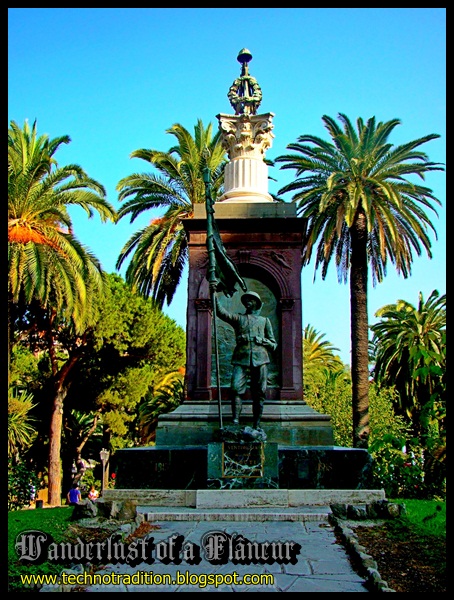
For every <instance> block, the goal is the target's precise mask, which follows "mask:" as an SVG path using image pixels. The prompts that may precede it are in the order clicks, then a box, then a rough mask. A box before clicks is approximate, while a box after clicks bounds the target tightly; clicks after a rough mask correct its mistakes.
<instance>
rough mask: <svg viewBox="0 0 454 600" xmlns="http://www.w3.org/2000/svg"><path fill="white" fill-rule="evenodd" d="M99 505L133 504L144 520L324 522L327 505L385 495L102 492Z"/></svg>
mask: <svg viewBox="0 0 454 600" xmlns="http://www.w3.org/2000/svg"><path fill="white" fill-rule="evenodd" d="M102 500H103V501H106V502H120V503H124V502H128V503H130V504H133V505H135V506H136V507H137V512H140V513H142V514H144V515H145V514H146V515H149V516H148V517H147V519H148V520H156V519H158V518H159V519H161V520H200V519H203V520H213V521H216V520H217V521H219V520H222V519H223V518H224V519H225V520H233V521H235V520H239V521H241V520H246V521H248V520H249V521H252V520H261V521H264V520H287V521H288V520H318V519H321V520H324V519H325V518H327V515H328V514H329V513H330V506H331V505H333V504H345V505H366V504H371V503H373V502H377V501H381V500H385V494H384V491H383V490H286V489H242V490H241V489H236V490H217V489H216V490H213V489H210V490H205V489H204V490H156V489H154V490H148V489H108V490H104V492H103V495H102ZM164 515H165V516H164ZM314 515H317V516H316V517H314Z"/></svg>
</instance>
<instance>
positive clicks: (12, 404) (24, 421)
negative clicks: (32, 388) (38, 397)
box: [8, 388, 36, 461]
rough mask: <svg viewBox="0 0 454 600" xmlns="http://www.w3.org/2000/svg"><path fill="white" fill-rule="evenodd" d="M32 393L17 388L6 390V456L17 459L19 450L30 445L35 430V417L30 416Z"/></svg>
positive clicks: (33, 405) (32, 406)
mask: <svg viewBox="0 0 454 600" xmlns="http://www.w3.org/2000/svg"><path fill="white" fill-rule="evenodd" d="M35 406H36V405H35V404H33V394H30V393H28V392H27V391H25V390H21V391H19V390H18V389H17V388H9V390H8V456H9V457H13V458H14V459H15V460H16V461H18V457H19V452H20V451H24V450H25V449H26V448H28V447H29V446H31V444H32V442H33V439H34V437H35V436H36V430H35V427H34V424H35V419H34V418H33V417H32V416H30V412H31V410H32V409H33V408H34V407H35Z"/></svg>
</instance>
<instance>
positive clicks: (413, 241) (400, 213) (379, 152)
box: [275, 114, 443, 447]
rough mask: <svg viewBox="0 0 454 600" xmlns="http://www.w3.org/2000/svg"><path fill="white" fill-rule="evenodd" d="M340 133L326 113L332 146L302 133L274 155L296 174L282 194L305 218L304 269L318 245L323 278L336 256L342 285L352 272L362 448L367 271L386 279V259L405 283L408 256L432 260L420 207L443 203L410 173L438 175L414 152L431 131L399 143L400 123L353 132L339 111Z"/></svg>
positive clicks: (357, 426)
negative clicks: (394, 138)
mask: <svg viewBox="0 0 454 600" xmlns="http://www.w3.org/2000/svg"><path fill="white" fill-rule="evenodd" d="M338 118H339V120H340V122H341V124H342V125H343V127H342V128H341V127H340V126H339V125H338V124H337V123H336V121H335V120H334V119H332V118H331V117H328V116H326V115H325V116H323V117H322V120H323V122H324V125H325V127H326V129H327V130H328V132H329V134H330V136H331V138H332V143H331V142H327V141H325V140H323V139H321V138H319V137H316V136H313V135H302V136H300V137H299V138H298V140H297V142H296V143H294V144H290V145H289V146H287V147H288V149H290V150H293V151H295V154H285V155H282V156H279V157H278V158H277V159H276V161H275V162H282V163H284V164H283V165H282V167H281V168H282V169H294V170H295V171H296V179H295V180H294V181H292V182H291V183H290V184H288V185H286V186H284V187H283V188H282V189H281V190H280V191H279V193H280V194H282V193H286V192H294V195H293V198H292V200H293V202H295V203H297V206H298V214H299V215H300V216H301V217H302V218H304V219H306V220H307V237H306V242H305V245H304V248H303V266H304V265H307V264H309V262H310V260H311V257H312V251H313V249H314V246H316V259H315V270H316V271H317V269H318V267H319V266H321V267H322V278H323V279H325V277H326V274H327V270H328V266H329V263H330V261H331V258H332V257H333V255H334V256H335V263H336V267H337V272H338V279H339V281H342V280H343V281H344V282H346V281H347V280H348V274H349V273H350V311H351V350H352V365H351V371H352V410H353V446H354V447H367V443H368V442H367V440H368V437H369V416H368V408H369V363H368V344H369V342H368V328H369V323H368V313H367V283H368V267H369V264H370V266H371V271H372V281H373V284H374V285H376V283H377V282H381V281H382V279H383V277H384V275H386V268H387V263H388V259H389V260H390V261H391V263H393V264H394V265H395V267H396V270H397V272H398V273H399V274H402V275H403V276H404V277H405V278H406V277H408V276H409V275H410V274H411V264H412V261H413V252H416V254H417V255H418V256H419V255H420V254H421V253H422V248H424V249H425V251H426V252H427V255H428V256H429V258H431V256H432V254H431V250H430V249H431V241H430V237H429V234H428V232H429V231H432V232H433V233H434V234H435V238H436V231H435V228H434V226H433V224H432V223H431V221H430V219H429V217H428V216H427V214H426V212H425V209H430V210H433V211H434V213H435V214H437V213H436V210H435V208H434V205H433V203H437V204H440V202H439V200H437V198H435V197H434V195H433V193H432V190H430V189H429V188H427V187H425V186H422V185H418V184H416V183H413V182H412V181H411V180H410V179H408V178H407V176H412V175H416V176H419V177H420V178H421V179H422V180H424V176H425V173H427V172H429V171H441V170H443V167H442V166H441V165H440V164H439V163H433V162H430V161H429V160H428V157H427V155H426V154H425V153H423V152H422V151H421V150H419V147H420V146H421V145H422V144H425V143H426V142H428V141H430V140H433V139H436V138H438V137H440V136H439V135H437V134H429V135H426V136H424V137H422V138H419V139H416V140H414V141H411V142H408V143H406V144H403V145H400V146H393V145H392V144H390V143H389V142H388V138H389V136H390V134H391V132H392V131H393V130H394V128H395V127H396V126H397V125H399V124H400V121H399V120H398V119H393V120H391V121H388V122H384V123H382V122H379V123H376V120H375V117H371V118H370V119H369V120H368V121H367V123H364V121H363V120H362V119H361V118H359V119H357V122H356V130H355V128H354V126H353V125H352V123H351V122H350V120H349V119H348V117H347V116H346V115H344V114H339V115H338Z"/></svg>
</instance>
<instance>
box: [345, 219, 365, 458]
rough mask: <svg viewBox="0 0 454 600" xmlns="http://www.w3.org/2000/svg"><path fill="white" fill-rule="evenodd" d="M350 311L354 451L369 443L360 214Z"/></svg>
mask: <svg viewBox="0 0 454 600" xmlns="http://www.w3.org/2000/svg"><path fill="white" fill-rule="evenodd" d="M350 234H351V256H350V261H351V264H350V311H351V349H352V367H351V374H352V411H353V447H354V448H367V446H368V439H369V432H370V427H369V320H368V315H367V276H368V261H367V225H366V218H365V216H364V214H363V213H361V212H360V213H359V214H358V215H357V217H356V218H355V222H354V224H353V227H352V229H351V231H350Z"/></svg>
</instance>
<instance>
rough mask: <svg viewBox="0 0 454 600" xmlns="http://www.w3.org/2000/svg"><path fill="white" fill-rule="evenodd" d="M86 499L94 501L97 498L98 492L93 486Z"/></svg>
mask: <svg viewBox="0 0 454 600" xmlns="http://www.w3.org/2000/svg"><path fill="white" fill-rule="evenodd" d="M88 498H89V499H90V500H96V498H99V493H98V490H96V489H95V486H94V485H92V486H91V488H90V491H89V492H88Z"/></svg>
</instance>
